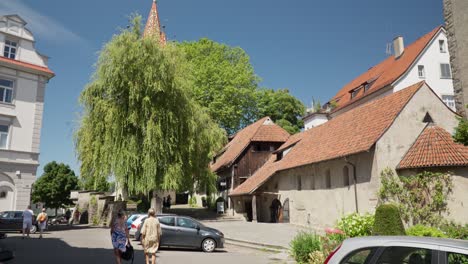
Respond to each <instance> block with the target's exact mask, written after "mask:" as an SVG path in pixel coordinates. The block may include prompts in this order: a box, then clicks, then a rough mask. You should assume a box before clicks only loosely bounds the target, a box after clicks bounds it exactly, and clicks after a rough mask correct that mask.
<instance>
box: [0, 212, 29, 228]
mask: <svg viewBox="0 0 468 264" xmlns="http://www.w3.org/2000/svg"><path fill="white" fill-rule="evenodd" d="M22 228H23V211H4V212H0V231H1V232H5V231H17V232H21V231H22V230H21V229H22ZM36 231H37V222H36V217H35V216H33V225H32V227H31V230H30V232H31V234H34V233H36Z"/></svg>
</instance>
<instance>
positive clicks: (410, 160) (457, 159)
mask: <svg viewBox="0 0 468 264" xmlns="http://www.w3.org/2000/svg"><path fill="white" fill-rule="evenodd" d="M467 165H468V148H467V147H465V146H464V145H462V144H458V143H455V142H454V141H453V138H452V135H450V133H449V132H447V131H446V130H444V129H443V128H441V127H438V126H434V125H428V126H426V128H424V130H423V132H422V133H421V134H420V135H419V137H418V138H417V139H416V141H415V142H414V144H413V146H411V148H410V149H409V150H408V152H407V153H406V155H405V156H404V157H403V159H402V160H401V161H400V164H398V167H397V169H411V168H427V167H439V166H467Z"/></svg>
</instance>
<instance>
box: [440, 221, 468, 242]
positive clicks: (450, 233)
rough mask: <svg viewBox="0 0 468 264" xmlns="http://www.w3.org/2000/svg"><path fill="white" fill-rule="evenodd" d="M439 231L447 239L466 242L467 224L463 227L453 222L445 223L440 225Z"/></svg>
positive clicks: (467, 235)
mask: <svg viewBox="0 0 468 264" xmlns="http://www.w3.org/2000/svg"><path fill="white" fill-rule="evenodd" d="M440 229H441V230H442V231H443V232H444V233H445V234H446V235H447V237H449V238H454V239H463V240H468V224H466V225H465V226H463V225H460V224H457V223H454V222H447V223H444V224H442V225H441V226H440Z"/></svg>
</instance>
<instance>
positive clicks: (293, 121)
mask: <svg viewBox="0 0 468 264" xmlns="http://www.w3.org/2000/svg"><path fill="white" fill-rule="evenodd" d="M257 93H258V95H257V97H258V99H257V108H258V110H257V112H258V115H257V118H262V117H264V116H269V117H271V118H272V119H273V121H275V122H276V124H277V125H279V126H281V127H282V128H284V129H285V130H286V131H288V132H289V133H290V134H295V133H298V132H299V131H300V130H301V128H302V127H303V126H304V121H302V116H303V115H304V113H305V106H304V104H303V103H302V102H301V101H300V100H299V99H297V98H296V97H294V96H292V95H291V94H290V93H289V91H288V90H287V89H279V90H276V91H275V90H272V89H261V90H259V91H258V92H257Z"/></svg>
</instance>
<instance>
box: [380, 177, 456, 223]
mask: <svg viewBox="0 0 468 264" xmlns="http://www.w3.org/2000/svg"><path fill="white" fill-rule="evenodd" d="M381 181H382V186H381V188H380V190H379V193H378V197H379V202H380V203H387V202H393V203H396V204H397V206H398V208H399V209H400V214H401V216H402V218H403V220H404V221H405V222H406V223H409V224H410V225H416V224H423V225H431V226H436V225H438V224H439V223H441V221H442V220H443V217H442V215H443V213H447V212H448V207H447V201H448V197H449V195H450V194H451V192H452V177H451V175H450V174H449V173H445V174H444V173H433V172H427V171H425V172H421V173H418V174H416V175H412V176H407V177H405V176H400V177H396V176H395V175H394V173H393V171H392V170H391V169H388V168H387V169H385V170H384V171H382V173H381Z"/></svg>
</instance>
